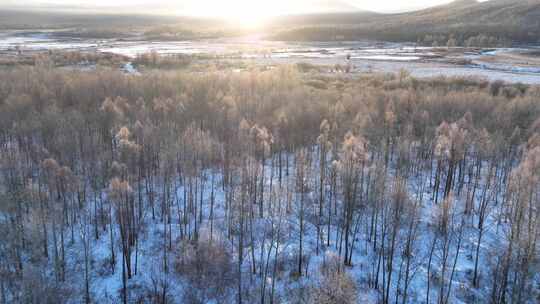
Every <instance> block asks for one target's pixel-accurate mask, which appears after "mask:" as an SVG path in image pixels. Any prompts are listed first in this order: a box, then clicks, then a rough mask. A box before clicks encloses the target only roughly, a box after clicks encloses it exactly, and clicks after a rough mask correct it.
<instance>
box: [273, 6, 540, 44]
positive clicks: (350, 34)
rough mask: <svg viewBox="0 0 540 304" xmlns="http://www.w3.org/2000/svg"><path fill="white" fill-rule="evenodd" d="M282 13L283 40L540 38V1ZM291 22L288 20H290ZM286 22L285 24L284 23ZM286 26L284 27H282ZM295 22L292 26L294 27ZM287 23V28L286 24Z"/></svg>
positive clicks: (280, 35)
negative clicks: (383, 10) (406, 9)
mask: <svg viewBox="0 0 540 304" xmlns="http://www.w3.org/2000/svg"><path fill="white" fill-rule="evenodd" d="M301 19H302V18H301V17H300V16H297V17H296V18H293V17H290V19H289V20H287V19H286V18H281V19H279V20H276V22H275V23H273V27H272V29H273V30H274V31H277V32H278V34H277V35H276V37H275V38H277V39H284V40H356V39H366V38H367V39H379V40H393V41H419V42H422V43H424V44H441V43H445V44H446V43H448V42H449V41H450V43H451V44H453V43H457V44H462V45H464V44H467V43H472V44H480V43H481V42H482V43H483V44H509V43H536V42H539V41H540V0H491V1H487V2H477V1H475V0H457V1H454V2H452V3H450V4H446V5H441V6H436V7H432V8H428V9H423V10H419V11H414V12H407V13H398V14H376V13H368V12H361V13H347V14H332V15H319V16H310V17H309V18H305V19H304V20H305V21H306V22H305V23H303V24H300V23H299V22H298V21H299V20H301ZM286 21H289V23H286ZM284 22H285V23H284ZM280 27H281V29H280ZM291 27H292V29H291ZM285 28H287V29H285Z"/></svg>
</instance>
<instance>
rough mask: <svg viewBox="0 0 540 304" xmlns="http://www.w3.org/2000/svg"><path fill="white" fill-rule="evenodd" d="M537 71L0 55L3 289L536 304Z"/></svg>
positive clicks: (192, 297)
mask: <svg viewBox="0 0 540 304" xmlns="http://www.w3.org/2000/svg"><path fill="white" fill-rule="evenodd" d="M539 194H540V88H539V87H533V86H524V85H518V84H515V85H509V84H505V83H502V82H494V83H489V82H486V81H483V80H477V79H446V78H435V79H428V80H418V79H414V78H411V77H409V76H408V75H407V73H405V72H403V73H400V74H398V75H363V76H362V75H360V76H358V77H354V78H352V77H347V76H345V75H344V76H342V77H340V76H331V77H330V76H321V75H318V74H315V73H314V74H312V73H301V72H299V71H298V70H297V69H296V68H295V67H288V66H285V67H280V68H276V69H273V70H266V71H265V70H258V69H253V70H251V71H247V72H240V73H233V72H230V73H229V72H226V71H225V72H224V71H221V72H207V73H189V72H148V73H144V74H142V75H138V76H129V75H124V74H121V73H120V72H111V71H110V70H99V69H98V70H97V71H92V72H76V71H66V70H60V69H53V68H50V67H46V66H36V67H26V68H13V69H9V70H7V69H6V70H2V71H0V303H325V304H331V303H336V304H337V303H340V304H341V303H343V304H345V303H384V304H388V303H403V304H405V303H438V304H448V303H538V301H540V288H539V286H540V276H539V272H540V271H539V270H540V264H539V252H540V251H539V250H540V246H539V244H538V238H539V236H540V197H539Z"/></svg>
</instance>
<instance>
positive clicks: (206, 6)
mask: <svg viewBox="0 0 540 304" xmlns="http://www.w3.org/2000/svg"><path fill="white" fill-rule="evenodd" d="M179 13H186V12H185V11H184V12H179ZM279 13H280V12H279V11H278V9H277V8H276V7H272V6H268V5H265V4H264V3H263V2H261V1H251V0H228V1H215V0H201V1H200V3H199V4H198V5H196V6H195V7H193V9H192V10H191V12H189V14H190V15H195V16H202V17H218V18H224V19H226V20H227V21H229V22H231V23H234V24H237V25H240V26H242V27H246V28H256V27H259V26H261V25H262V24H263V23H264V21H265V20H266V19H268V18H270V17H272V16H275V15H278V14H279Z"/></svg>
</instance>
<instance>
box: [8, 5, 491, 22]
mask: <svg viewBox="0 0 540 304" xmlns="http://www.w3.org/2000/svg"><path fill="white" fill-rule="evenodd" d="M456 1H463V0H380V1H377V2H375V3H374V2H373V1H369V0H315V1H312V0H293V1H287V0H274V1H272V2H268V1H250V0H230V1H227V2H226V3H225V2H224V1H219V0H180V1H176V0H157V1H151V0H111V1H106V0H94V1H91V0H79V1H77V3H76V4H75V3H73V1H71V0H18V1H15V0H3V1H2V2H3V3H0V8H4V9H13V10H18V11H27V12H52V13H78V14H84V13H91V14H142V15H173V16H184V17H202V18H206V17H208V18H225V19H227V18H229V19H238V18H247V17H249V18H251V19H254V20H258V19H264V18H271V17H278V16H288V15H306V14H325V13H347V12H350V13H354V12H374V13H400V12H410V11H415V10H421V9H427V8H430V7H436V6H440V5H445V4H449V3H452V2H456ZM471 1H476V2H486V1H490V0H471ZM254 20H252V21H254Z"/></svg>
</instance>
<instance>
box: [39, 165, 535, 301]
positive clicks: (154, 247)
mask: <svg viewBox="0 0 540 304" xmlns="http://www.w3.org/2000/svg"><path fill="white" fill-rule="evenodd" d="M292 163H293V160H292V157H291V164H292ZM276 170H277V168H276ZM313 170H314V171H312V172H317V171H316V170H317V168H316V166H315V167H314V168H313ZM291 172H294V171H293V170H291ZM211 174H213V173H212V172H211V171H207V172H206V173H205V174H204V176H205V178H206V182H205V183H204V184H205V185H206V187H207V188H206V189H205V191H204V197H203V222H202V225H201V227H200V228H199V229H200V231H206V233H208V231H209V229H210V228H209V226H210V221H209V218H210V203H211V197H210V195H211V189H210V184H211V183H210V182H209V179H210V175H211ZM393 174H395V172H394V170H393V169H391V170H390V171H389V174H388V176H387V180H388V185H391V184H392V183H391V180H392V176H393ZM431 175H432V172H428V171H422V172H421V174H418V175H417V176H414V177H411V178H410V179H409V180H410V183H409V184H408V185H407V188H408V192H409V195H410V199H411V201H414V202H418V203H419V207H420V223H419V226H418V233H417V236H418V238H417V240H416V245H415V246H414V251H413V253H412V255H413V259H412V260H413V263H412V266H411V274H412V275H411V283H410V287H409V300H408V303H425V301H426V294H427V284H428V273H427V271H428V267H429V265H428V263H429V255H430V250H431V244H432V242H433V237H434V235H435V234H434V233H435V227H436V223H435V222H436V220H437V217H436V215H437V214H438V213H437V209H438V208H440V203H439V204H435V203H434V202H433V200H432V191H431V189H432V188H430V185H429V183H430V179H431ZM265 176H266V178H265V180H266V185H265V189H266V191H267V193H265V197H266V200H267V201H265V205H266V206H271V204H274V205H273V206H274V209H271V208H270V207H265V210H264V214H265V215H264V216H263V217H262V218H259V217H257V216H256V217H255V218H254V221H255V222H254V223H253V226H254V227H255V231H256V235H255V236H254V240H255V248H254V255H253V256H254V257H255V262H256V264H257V265H259V263H260V262H261V258H262V259H263V260H264V259H266V255H267V254H268V253H269V251H270V252H271V251H272V250H275V247H272V246H275V243H272V242H270V240H269V239H268V238H264V236H268V234H269V232H270V231H271V230H272V229H276V225H277V221H278V220H279V219H280V218H281V222H280V223H281V226H282V227H283V228H282V229H283V235H284V236H285V237H284V238H283V239H282V240H281V244H280V245H279V252H278V259H279V260H281V261H282V262H283V263H292V264H293V265H295V259H296V252H297V250H298V239H299V219H298V218H299V217H298V214H299V209H298V208H299V206H298V201H297V199H298V195H297V194H293V195H292V196H291V197H290V199H291V201H290V202H287V199H283V200H282V201H280V204H283V208H285V205H286V204H288V203H291V204H292V205H291V206H292V207H291V209H289V210H288V211H287V212H282V213H280V214H281V216H280V215H277V216H276V214H275V213H274V215H273V216H271V214H272V213H273V212H275V204H277V202H278V201H274V202H273V203H270V201H269V200H270V199H271V198H270V195H269V193H270V189H271V188H272V189H273V191H276V190H278V189H285V187H294V186H291V185H294V183H295V181H294V179H295V176H294V174H293V173H291V175H290V176H288V177H284V179H283V181H282V185H283V188H280V187H279V185H278V182H277V178H276V176H277V171H276V172H273V173H272V172H271V166H270V163H268V164H267V165H266V166H265ZM220 179H221V176H220V175H219V174H216V176H215V182H216V185H218V186H216V187H215V189H214V191H215V210H214V213H215V214H214V226H213V231H214V232H213V237H214V239H221V240H224V242H225V243H226V244H227V245H226V246H227V247H228V250H230V252H232V258H233V261H232V262H233V263H236V261H237V259H238V256H237V251H236V247H235V246H236V245H235V243H234V241H229V240H227V238H226V234H227V228H228V218H227V211H226V206H225V193H224V191H223V188H222V187H221V186H220V185H221V181H220ZM309 179H310V180H309V183H311V184H313V185H316V183H317V174H311V175H310V177H309ZM271 180H272V182H270V181H271ZM468 182H470V181H467V180H466V183H468ZM483 182H484V180H482V181H481V182H480V184H481V185H483ZM271 183H272V184H271ZM176 184H177V186H176V189H175V191H174V193H175V195H174V196H173V198H172V199H173V200H174V202H173V203H172V212H171V214H172V218H171V222H170V224H168V223H163V222H162V221H161V220H160V219H159V216H156V218H155V219H152V216H151V214H150V211H149V207H148V206H146V208H145V214H144V221H143V224H142V231H141V234H140V239H139V244H138V254H137V256H136V257H135V253H133V257H132V261H133V263H134V264H135V261H137V262H136V266H135V265H134V268H136V269H137V270H136V274H135V275H134V276H133V278H132V279H130V280H129V290H130V291H129V302H130V303H133V302H135V300H136V299H139V297H140V296H141V295H142V294H148V293H151V292H152V291H153V288H156V290H157V292H158V293H159V292H160V288H161V287H160V286H162V285H160V284H163V282H166V283H167V284H166V285H167V286H168V289H167V294H168V296H169V301H170V302H171V303H183V301H182V294H184V292H185V288H190V287H189V286H188V285H186V284H185V278H183V277H182V276H181V275H180V274H178V273H177V272H175V271H174V266H170V268H172V269H170V270H169V271H168V272H167V273H165V272H164V271H163V265H164V263H163V242H164V238H163V234H164V229H171V230H170V231H171V233H172V236H171V238H172V250H171V251H168V252H167V260H168V264H169V265H174V263H175V259H177V258H178V256H179V255H180V256H181V255H182V252H181V250H180V248H181V246H182V245H181V243H182V241H181V235H182V233H184V234H186V233H187V232H188V231H186V230H185V226H184V225H182V224H180V223H181V220H182V218H181V217H182V210H181V205H182V203H181V202H182V201H183V199H184V197H183V196H184V193H185V191H184V188H183V186H182V184H181V183H180V182H179V183H176ZM389 187H391V186H389ZM482 190H483V186H480V188H479V189H478V190H477V192H476V195H477V197H476V200H475V202H476V203H477V204H478V202H479V200H480V196H481V193H482ZM327 191H328V189H327ZM157 192H158V193H159V192H161V191H157ZM388 192H391V191H390V189H388ZM464 193H465V190H464V191H463V192H462V194H461V195H457V196H456V197H455V205H456V206H457V207H456V212H458V213H460V216H459V217H457V218H460V219H461V218H466V219H467V220H466V221H464V222H463V223H453V225H455V229H458V228H459V227H461V225H463V243H462V244H461V247H460V250H459V254H458V256H457V258H456V267H455V269H456V273H455V275H454V276H453V277H452V280H451V285H452V289H451V292H450V295H451V297H450V303H488V302H489V300H488V297H489V289H490V287H491V285H490V277H489V274H490V269H491V268H490V267H492V266H493V265H492V264H493V262H494V261H493V260H492V257H491V254H492V253H493V252H496V251H497V250H500V248H503V246H505V239H506V228H507V226H506V225H505V224H504V223H501V222H500V221H498V218H499V215H500V214H499V212H500V211H501V210H500V209H501V208H500V205H498V204H500V200H499V201H498V204H497V203H496V202H495V201H497V200H495V196H494V197H492V199H494V200H495V201H493V202H492V204H491V206H490V209H489V211H490V212H489V217H488V219H487V220H486V225H485V227H486V228H485V233H484V237H483V241H482V246H481V250H480V259H479V261H480V264H479V273H480V287H479V288H473V287H472V272H473V269H474V252H475V248H476V245H477V233H478V229H477V227H476V225H475V223H476V222H477V215H476V214H472V215H470V216H468V217H463V215H462V214H461V213H462V212H463V205H464ZM490 193H491V192H490ZM492 195H502V194H501V193H497V194H496V193H492ZM316 196H317V192H316V187H314V188H313V189H312V191H311V192H309V193H307V198H308V199H307V200H306V201H307V202H311V203H307V204H306V216H305V218H306V223H305V232H304V244H303V245H304V253H305V255H306V259H305V263H306V266H305V268H306V269H307V271H306V272H305V274H304V276H302V277H301V278H296V277H295V276H294V275H293V273H292V270H293V269H294V267H295V266H291V265H289V264H287V265H289V266H288V267H289V268H287V267H286V268H285V269H284V270H282V272H281V273H280V274H279V275H278V277H277V279H276V299H282V300H283V301H278V302H283V303H289V302H287V301H286V300H285V299H287V298H288V297H289V296H290V293H291V292H294V290H295V289H298V288H300V287H302V286H307V285H308V284H309V283H311V282H314V281H316V280H318V277H319V276H320V273H319V269H320V267H321V264H322V263H323V262H324V260H325V259H326V258H327V257H329V256H332V255H334V256H335V255H339V249H338V248H337V246H338V245H337V242H336V240H337V238H336V237H335V235H336V232H337V226H336V225H335V224H336V222H332V225H331V227H330V230H331V231H330V232H331V233H330V235H331V240H330V246H329V247H326V246H325V244H324V243H325V242H326V241H325V240H324V239H323V244H322V245H321V248H320V251H319V254H318V255H317V254H316V245H317V238H316V234H317V233H316V214H317V206H316V204H315V203H313V202H314V201H315V197H316ZM102 197H103V198H104V199H105V204H106V206H107V204H108V201H107V199H106V195H105V194H103V196H102ZM157 199H158V201H159V200H160V199H162V198H161V197H158V198H157ZM146 204H148V202H146ZM338 204H340V202H338ZM93 205H94V202H92V201H91V202H89V203H88V204H87V208H88V212H89V214H91V213H92V208H93ZM255 208H257V207H255ZM105 209H107V207H106V208H105ZM368 213H369V210H368V209H362V210H358V213H357V214H358V215H361V216H360V217H359V218H361V219H362V220H361V223H360V229H359V231H358V234H357V236H356V243H355V249H354V253H353V256H352V264H353V265H352V266H351V267H346V271H347V272H348V273H350V274H351V276H352V277H353V278H354V280H355V282H356V285H357V287H358V291H359V300H358V303H378V301H379V300H380V299H381V290H380V288H379V289H375V288H373V278H374V271H375V269H376V268H377V266H376V264H377V252H376V251H374V248H373V241H370V240H369V223H368ZM338 217H339V216H338ZM193 226H194V222H193V221H192V222H191V223H190V225H188V227H191V228H188V229H191V230H192V229H193ZM109 228H110V227H109V226H107V229H105V230H100V238H99V239H98V240H95V239H94V238H93V237H92V239H91V241H90V256H91V264H92V271H91V276H90V286H91V295H92V299H93V302H95V303H120V301H121V289H122V268H121V264H122V263H121V251H120V248H119V244H120V240H119V237H120V236H119V231H118V227H117V225H116V224H114V225H113V233H114V239H115V246H116V248H115V253H116V258H117V263H116V267H115V269H114V272H113V271H112V270H111V269H110V266H109V265H110V263H109V262H110V252H111V249H110V237H109V230H108V229H109ZM406 228H407V227H406V226H404V227H402V228H401V229H402V230H403V231H404V230H405V229H406ZM100 229H101V228H100ZM326 229H327V226H326V224H324V225H323V231H322V235H323V236H326V235H327V230H326ZM91 230H92V229H91ZM75 231H78V230H77V229H76V230H75ZM92 231H93V230H92ZM191 232H193V231H191ZM91 235H93V234H91ZM246 237H247V236H246ZM455 237H456V236H455V235H454V236H452V238H455ZM403 245H404V244H403V243H401V242H398V247H397V249H396V254H395V262H394V264H393V265H394V267H395V269H396V274H395V275H394V276H393V278H394V279H393V280H392V282H391V289H392V291H391V292H390V295H391V299H393V297H395V296H396V293H395V292H396V290H397V285H398V284H400V283H401V284H403V283H402V282H398V281H397V280H398V279H397V278H398V275H397V270H398V269H399V271H402V270H401V269H402V267H404V264H403V263H404V260H403V256H402V254H401V252H402V251H403ZM456 246H457V245H456V239H452V240H451V241H450V250H449V252H450V256H449V261H450V262H448V264H449V266H448V267H451V266H452V263H453V261H454V258H455V251H456V248H457V247H456ZM434 248H435V249H434V254H433V260H432V261H431V275H430V279H429V281H430V284H431V289H430V303H436V301H437V296H438V292H439V283H438V280H440V271H441V269H440V267H441V260H442V254H443V251H442V248H441V245H440V243H437V245H436V246H435V247H434ZM248 250H249V249H246V251H248ZM66 256H67V258H68V261H67V265H68V266H67V274H68V278H67V280H66V282H67V283H68V284H69V286H70V288H71V289H72V290H73V291H74V296H73V298H72V300H73V301H72V302H73V303H80V302H81V301H82V297H83V295H84V292H83V290H84V289H83V287H84V284H83V282H84V268H83V267H84V266H83V265H84V257H83V250H82V242H81V240H80V236H79V235H76V240H75V242H74V243H70V242H69V241H68V249H67V253H66ZM251 256H252V255H250V254H246V255H245V257H244V263H243V264H242V267H243V275H244V277H245V280H246V281H249V283H246V284H247V286H248V287H249V288H250V293H253V295H252V296H253V297H254V298H255V299H257V297H258V295H257V293H258V292H260V290H259V289H258V288H260V286H261V283H262V281H263V280H266V281H267V282H268V285H269V284H270V283H269V282H271V281H272V279H273V277H272V276H270V275H269V276H268V277H266V278H262V277H261V272H260V271H259V270H257V274H250V273H251V263H252V261H251ZM268 256H269V257H270V258H269V263H270V265H272V263H273V260H274V259H273V256H274V254H273V253H272V255H268ZM50 264H51V265H50V267H51V268H52V261H51V262H50ZM74 270H75V271H74ZM537 270H538V269H537ZM381 271H382V270H381ZM447 271H448V270H447ZM270 273H271V272H270ZM536 282H537V286H538V284H540V276H539V275H538V274H537V275H536ZM268 285H267V287H266V288H267V292H269V291H268V289H269V286H268ZM233 286H235V285H234V284H233ZM234 288H235V287H233V289H232V291H231V293H232V295H234V293H235V291H236V290H235V289H234ZM399 292H400V293H401V292H402V290H400V291H399ZM534 292H535V293H536V295H531V296H530V301H529V302H528V303H534V301H535V300H534V296H538V293H539V292H540V290H539V288H536V289H535V291H534ZM78 294H79V295H80V296H77V295H78ZM233 300H234V299H232V300H231V301H233ZM248 301H249V300H248Z"/></svg>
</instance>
